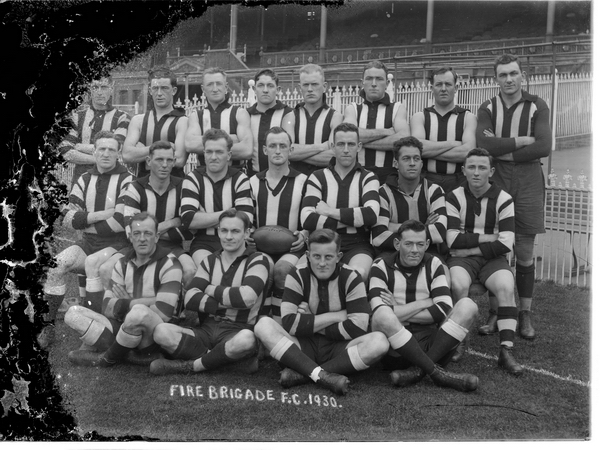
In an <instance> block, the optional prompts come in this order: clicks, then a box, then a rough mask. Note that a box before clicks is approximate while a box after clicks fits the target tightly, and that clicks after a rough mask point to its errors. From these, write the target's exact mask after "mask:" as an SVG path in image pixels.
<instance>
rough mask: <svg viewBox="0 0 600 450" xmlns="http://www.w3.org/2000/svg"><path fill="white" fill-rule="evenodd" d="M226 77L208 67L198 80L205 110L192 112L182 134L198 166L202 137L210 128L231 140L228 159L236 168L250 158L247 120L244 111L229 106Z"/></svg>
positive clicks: (218, 70) (247, 116)
mask: <svg viewBox="0 0 600 450" xmlns="http://www.w3.org/2000/svg"><path fill="white" fill-rule="evenodd" d="M227 86H228V85H227V75H226V74H225V72H224V71H223V69H220V68H219V67H209V68H208V69H206V70H205V71H204V74H203V77H202V89H203V91H204V95H205V96H206V103H207V105H206V108H204V109H202V110H200V111H198V110H196V111H193V112H192V114H190V117H189V123H188V130H187V132H186V134H185V146H186V149H187V151H188V152H190V153H196V154H197V155H198V164H199V165H201V166H204V165H206V164H205V158H204V146H203V144H202V135H203V133H204V131H206V130H209V129H210V128H218V129H221V130H224V131H225V132H226V133H227V134H229V136H230V137H231V139H232V140H233V147H232V148H231V159H232V161H233V165H234V166H236V167H244V166H245V162H246V160H248V159H250V158H251V156H252V132H251V131H250V116H249V115H248V112H247V111H246V110H245V109H244V108H240V107H239V106H236V105H232V104H230V103H229V94H228V93H227Z"/></svg>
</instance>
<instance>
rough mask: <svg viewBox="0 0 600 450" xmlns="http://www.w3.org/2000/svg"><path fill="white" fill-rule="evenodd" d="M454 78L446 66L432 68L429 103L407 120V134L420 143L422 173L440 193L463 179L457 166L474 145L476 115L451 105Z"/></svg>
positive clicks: (453, 94)
mask: <svg viewBox="0 0 600 450" xmlns="http://www.w3.org/2000/svg"><path fill="white" fill-rule="evenodd" d="M457 80H458V74H457V73H456V72H455V71H454V70H453V69H452V68H450V67H442V68H440V69H438V70H435V71H434V72H433V74H432V76H431V92H432V94H433V100H434V102H433V106H430V107H429V108H425V109H424V110H423V111H420V112H417V113H415V114H414V115H413V116H412V117H411V119H410V132H411V134H412V135H413V136H414V137H416V138H418V139H419V140H420V141H421V142H422V143H423V168H424V171H423V174H424V176H425V178H427V179H428V180H429V181H431V182H432V183H435V184H438V185H440V186H441V187H442V189H444V192H450V191H452V190H453V189H456V188H457V187H458V186H460V184H461V183H462V182H463V181H464V179H465V177H464V175H463V174H462V172H461V170H460V168H461V165H462V163H463V162H464V160H465V156H467V153H468V152H469V150H471V149H472V148H474V147H475V129H476V128H477V118H476V117H475V115H474V114H472V113H471V112H470V111H468V110H466V109H464V108H461V107H460V106H456V105H455V104H454V96H455V94H456V82H457Z"/></svg>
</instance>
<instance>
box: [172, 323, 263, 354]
mask: <svg viewBox="0 0 600 450" xmlns="http://www.w3.org/2000/svg"><path fill="white" fill-rule="evenodd" d="M188 329H189V330H192V331H193V332H194V336H190V335H188V334H183V335H182V341H183V342H182V345H181V347H180V348H179V349H178V351H177V352H176V353H174V354H173V355H172V356H171V357H172V358H173V359H185V360H190V359H198V358H200V357H201V356H203V355H204V354H205V353H206V352H208V351H209V350H210V349H212V348H214V347H215V346H216V345H217V344H219V343H221V342H227V341H229V340H231V339H233V337H234V336H235V335H236V334H238V333H239V332H240V331H242V330H252V326H251V325H245V324H241V323H234V322H228V321H225V320H223V321H217V320H215V319H213V318H212V317H208V318H206V320H205V321H204V322H203V323H202V325H201V326H200V328H192V327H188Z"/></svg>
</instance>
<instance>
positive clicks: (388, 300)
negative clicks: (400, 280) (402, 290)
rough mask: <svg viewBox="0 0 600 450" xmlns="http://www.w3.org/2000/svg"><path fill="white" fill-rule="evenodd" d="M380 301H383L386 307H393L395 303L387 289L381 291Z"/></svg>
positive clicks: (392, 295)
mask: <svg viewBox="0 0 600 450" xmlns="http://www.w3.org/2000/svg"><path fill="white" fill-rule="evenodd" d="M380 297H381V300H382V301H383V303H385V304H386V305H388V306H394V304H395V302H394V294H392V293H391V292H390V291H388V290H387V289H385V290H383V291H381V295H380Z"/></svg>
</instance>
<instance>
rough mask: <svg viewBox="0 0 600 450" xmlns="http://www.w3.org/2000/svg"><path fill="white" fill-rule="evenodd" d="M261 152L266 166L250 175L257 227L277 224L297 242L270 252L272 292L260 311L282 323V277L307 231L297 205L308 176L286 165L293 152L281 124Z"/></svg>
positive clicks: (299, 251) (296, 256) (269, 134)
mask: <svg viewBox="0 0 600 450" xmlns="http://www.w3.org/2000/svg"><path fill="white" fill-rule="evenodd" d="M265 139H266V140H265V146H264V148H263V152H264V153H265V154H266V155H267V157H268V162H269V168H268V169H267V170H265V171H262V172H259V173H257V174H256V175H254V176H253V177H252V178H250V188H251V191H252V200H253V201H254V209H255V211H256V214H255V225H256V228H260V227H263V226H266V225H279V226H283V227H285V228H287V229H288V230H290V231H292V232H293V233H294V234H295V235H296V241H295V242H294V243H293V244H292V247H291V249H290V251H289V252H287V253H285V254H283V255H269V257H270V258H272V259H273V260H275V263H274V264H272V270H273V286H272V295H271V296H268V298H267V299H266V301H265V308H264V310H263V311H261V315H263V314H267V315H268V314H272V316H273V318H275V320H276V321H278V322H281V311H280V306H281V298H282V296H283V289H284V286H285V279H286V276H287V274H288V273H289V272H291V271H292V270H293V269H294V267H295V266H296V265H297V263H298V260H299V259H300V258H301V257H302V256H303V254H304V250H305V241H306V239H308V232H306V231H303V230H302V228H301V226H300V206H301V202H302V196H303V193H304V185H305V183H306V179H307V178H308V177H307V176H306V175H304V174H303V173H300V172H298V171H296V170H294V169H293V168H291V167H290V165H289V159H290V155H291V154H292V153H293V150H292V146H291V138H290V135H289V134H288V133H286V131H285V130H284V129H283V128H281V127H273V128H271V129H270V130H269V131H267V134H266V136H265Z"/></svg>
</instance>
